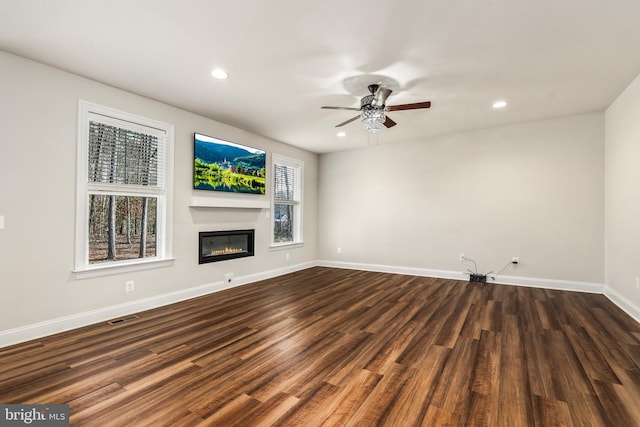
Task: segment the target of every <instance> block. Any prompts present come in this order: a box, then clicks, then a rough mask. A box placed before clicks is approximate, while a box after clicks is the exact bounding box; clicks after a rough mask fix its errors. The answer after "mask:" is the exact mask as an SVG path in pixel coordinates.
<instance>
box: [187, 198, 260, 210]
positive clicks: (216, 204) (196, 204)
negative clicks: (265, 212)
mask: <svg viewBox="0 0 640 427" xmlns="http://www.w3.org/2000/svg"><path fill="white" fill-rule="evenodd" d="M189 206H190V207H192V208H242V209H268V208H269V206H270V203H269V200H265V199H259V198H256V199H244V198H224V197H191V201H190V203H189Z"/></svg>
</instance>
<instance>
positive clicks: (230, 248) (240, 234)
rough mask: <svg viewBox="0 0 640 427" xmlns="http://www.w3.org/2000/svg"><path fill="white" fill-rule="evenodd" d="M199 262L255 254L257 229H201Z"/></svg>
mask: <svg viewBox="0 0 640 427" xmlns="http://www.w3.org/2000/svg"><path fill="white" fill-rule="evenodd" d="M198 242H199V244H198V253H199V256H198V264H204V263H207V262H216V261H226V260H228V259H234V258H243V257H248V256H253V252H254V251H253V246H254V244H255V230H228V231H201V232H200V233H199V239H198Z"/></svg>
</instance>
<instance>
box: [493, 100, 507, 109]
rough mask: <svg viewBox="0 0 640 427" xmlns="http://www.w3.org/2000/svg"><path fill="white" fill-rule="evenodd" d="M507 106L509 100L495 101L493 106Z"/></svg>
mask: <svg viewBox="0 0 640 427" xmlns="http://www.w3.org/2000/svg"><path fill="white" fill-rule="evenodd" d="M506 106H507V101H496V102H494V103H493V105H492V107H493V108H504V107H506Z"/></svg>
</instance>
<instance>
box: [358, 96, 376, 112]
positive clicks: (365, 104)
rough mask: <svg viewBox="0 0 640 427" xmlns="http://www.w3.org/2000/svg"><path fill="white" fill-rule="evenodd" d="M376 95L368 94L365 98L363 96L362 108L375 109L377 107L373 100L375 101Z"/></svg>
mask: <svg viewBox="0 0 640 427" xmlns="http://www.w3.org/2000/svg"><path fill="white" fill-rule="evenodd" d="M373 98H374V95H367V96H365V97H364V98H362V99H361V100H360V109H361V110H365V109H366V110H373V109H375V108H376V107H374V106H373V105H371V102H372V101H373Z"/></svg>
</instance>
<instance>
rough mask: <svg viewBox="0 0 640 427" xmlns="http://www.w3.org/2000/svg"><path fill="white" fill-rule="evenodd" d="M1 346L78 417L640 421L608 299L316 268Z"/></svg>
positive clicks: (4, 357)
mask: <svg viewBox="0 0 640 427" xmlns="http://www.w3.org/2000/svg"><path fill="white" fill-rule="evenodd" d="M139 316H140V317H139V318H138V319H132V320H129V321H126V322H122V323H120V324H117V325H113V326H112V325H109V324H106V323H104V324H98V325H93V326H89V327H85V328H81V329H78V330H75V331H71V332H67V333H63V334H58V335H55V336H51V337H47V338H43V339H40V340H36V341H32V342H28V343H24V344H20V345H17V346H13V347H8V348H5V349H0V402H2V403H68V404H69V405H70V412H71V425H73V426H147V425H148V426H197V425H203V426H204V425H212V426H258V425H261V426H269V425H291V426H306V427H310V426H343V425H349V426H374V425H385V426H403V427H404V426H414V425H416V426H417V425H422V426H509V427H514V426H589V427H592V426H614V427H620V426H640V325H639V324H638V323H636V322H635V321H633V320H632V319H631V318H630V317H629V316H627V315H626V314H625V313H623V312H622V311H621V310H620V309H618V308H617V307H616V306H615V305H613V304H612V303H611V302H610V301H609V300H607V299H606V297H604V296H602V295H594V294H586V293H572V292H564V291H553V290H543V289H535V288H525V287H516V286H504V285H494V284H483V283H467V282H461V281H453V280H444V279H434V278H425V277H413V276H403V275H394V274H385V273H372V272H362V271H352V270H341V269H330V268H322V267H316V268H311V269H308V270H304V271H300V272H297V273H293V274H289V275H286V276H281V277H278V278H274V279H270V280H265V281H261V282H257V283H253V284H250V285H245V286H241V287H238V288H234V289H230V290H226V291H223V292H219V293H216V294H212V295H209V296H206V297H201V298H197V299H194V300H190V301H186V302H182V303H178V304H174V305H171V306H167V307H163V308H159V309H155V310H150V311H147V312H143V313H139Z"/></svg>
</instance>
